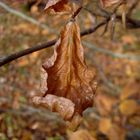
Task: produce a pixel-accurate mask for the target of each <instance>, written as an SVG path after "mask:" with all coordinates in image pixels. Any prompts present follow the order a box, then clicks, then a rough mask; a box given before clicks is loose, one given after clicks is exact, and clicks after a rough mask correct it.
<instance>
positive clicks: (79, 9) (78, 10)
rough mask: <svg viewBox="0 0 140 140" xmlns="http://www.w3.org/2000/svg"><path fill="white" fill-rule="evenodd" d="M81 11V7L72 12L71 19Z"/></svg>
mask: <svg viewBox="0 0 140 140" xmlns="http://www.w3.org/2000/svg"><path fill="white" fill-rule="evenodd" d="M81 9H82V7H80V8H78V9H77V10H76V11H75V12H74V14H73V15H72V17H71V18H72V19H74V18H75V17H76V16H77V15H78V14H79V13H80V11H81Z"/></svg>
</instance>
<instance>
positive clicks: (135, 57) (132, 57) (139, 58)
mask: <svg viewBox="0 0 140 140" xmlns="http://www.w3.org/2000/svg"><path fill="white" fill-rule="evenodd" d="M83 44H84V45H85V46H86V47H88V48H90V49H92V50H93V51H96V52H100V53H103V54H105V55H109V56H111V57H113V58H119V59H128V60H132V61H140V56H139V55H132V54H121V53H114V52H112V51H109V50H107V49H104V48H99V47H96V46H94V45H93V44H91V43H89V42H87V41H83Z"/></svg>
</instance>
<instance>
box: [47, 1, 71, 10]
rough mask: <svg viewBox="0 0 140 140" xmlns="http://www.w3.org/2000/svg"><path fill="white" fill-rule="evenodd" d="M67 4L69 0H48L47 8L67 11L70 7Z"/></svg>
mask: <svg viewBox="0 0 140 140" xmlns="http://www.w3.org/2000/svg"><path fill="white" fill-rule="evenodd" d="M67 4H68V0H48V3H47V4H46V7H45V10H47V9H53V10H54V11H55V12H61V11H66V10H68V9H69V7H68V6H67Z"/></svg>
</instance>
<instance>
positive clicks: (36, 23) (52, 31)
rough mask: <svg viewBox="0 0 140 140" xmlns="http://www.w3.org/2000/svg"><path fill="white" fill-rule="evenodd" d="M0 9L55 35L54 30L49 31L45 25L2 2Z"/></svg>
mask: <svg viewBox="0 0 140 140" xmlns="http://www.w3.org/2000/svg"><path fill="white" fill-rule="evenodd" d="M0 7H2V8H3V9H5V10H6V11H8V12H9V13H11V14H14V15H16V16H18V17H20V18H22V19H24V20H26V21H28V22H31V23H32V24H35V25H37V26H39V27H41V28H43V29H48V30H49V31H50V33H56V31H55V30H53V29H50V28H49V27H48V26H47V25H46V24H42V23H40V22H38V21H37V20H36V19H34V18H32V17H30V16H27V15H25V14H23V13H21V12H19V11H16V10H14V9H12V8H10V7H9V6H8V5H6V4H5V3H3V2H0Z"/></svg>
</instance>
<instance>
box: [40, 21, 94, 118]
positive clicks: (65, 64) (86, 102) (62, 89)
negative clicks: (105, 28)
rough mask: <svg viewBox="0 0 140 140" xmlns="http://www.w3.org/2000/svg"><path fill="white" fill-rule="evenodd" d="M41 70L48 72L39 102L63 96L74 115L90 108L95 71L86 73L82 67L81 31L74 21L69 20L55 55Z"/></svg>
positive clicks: (86, 70)
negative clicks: (70, 104) (72, 108)
mask: <svg viewBox="0 0 140 140" xmlns="http://www.w3.org/2000/svg"><path fill="white" fill-rule="evenodd" d="M43 68H44V69H45V71H46V72H47V76H45V77H47V82H46V86H47V89H46V93H45V94H44V95H43V97H42V98H41V99H42V100H44V99H43V98H47V96H48V95H55V96H57V97H64V98H66V99H68V100H70V101H71V102H72V103H73V104H74V112H73V114H74V113H78V114H82V112H83V111H84V110H85V109H86V108H87V107H91V106H92V105H93V99H94V93H95V89H96V82H95V80H94V78H95V71H94V70H89V69H88V67H87V65H86V64H85V60H84V49H83V46H82V44H81V40H80V29H79V27H78V25H77V23H76V22H75V21H70V22H69V23H68V24H67V25H66V26H65V27H64V29H63V30H62V32H61V37H60V39H59V40H58V42H57V43H56V45H55V49H54V55H53V56H52V57H51V58H50V59H48V60H47V61H46V62H45V63H44V64H43ZM46 103H47V102H46ZM47 104H48V103H47ZM58 106H59V105H58ZM68 108H69V107H68V106H67V108H65V111H66V110H67V109H68ZM56 111H57V110H56ZM59 113H60V112H59ZM60 114H61V113H60ZM73 114H71V115H70V116H72V115H73ZM61 116H63V115H61Z"/></svg>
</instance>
